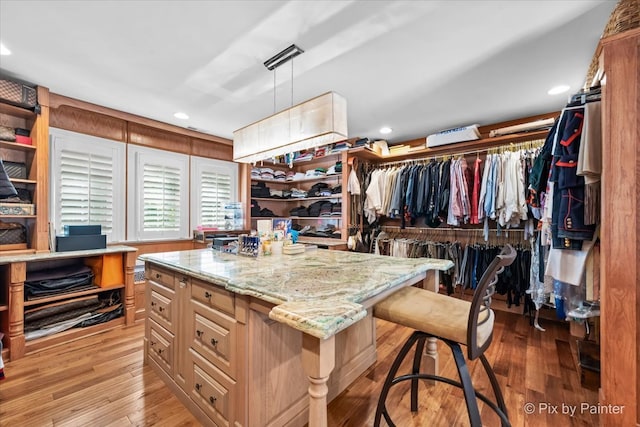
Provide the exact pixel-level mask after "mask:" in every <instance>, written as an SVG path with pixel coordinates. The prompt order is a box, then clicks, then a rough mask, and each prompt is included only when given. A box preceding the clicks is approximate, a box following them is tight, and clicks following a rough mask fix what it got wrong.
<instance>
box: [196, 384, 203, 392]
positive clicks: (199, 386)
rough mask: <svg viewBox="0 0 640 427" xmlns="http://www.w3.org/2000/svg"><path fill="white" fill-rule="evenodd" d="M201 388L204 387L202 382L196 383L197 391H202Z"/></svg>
mask: <svg viewBox="0 0 640 427" xmlns="http://www.w3.org/2000/svg"><path fill="white" fill-rule="evenodd" d="M201 388H202V384H198V383H196V390H197V391H200V389H201Z"/></svg>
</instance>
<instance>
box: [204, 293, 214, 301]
mask: <svg viewBox="0 0 640 427" xmlns="http://www.w3.org/2000/svg"><path fill="white" fill-rule="evenodd" d="M212 296H213V295H211V294H210V293H209V291H205V292H204V297H205V298H206V299H209V298H211V297H212Z"/></svg>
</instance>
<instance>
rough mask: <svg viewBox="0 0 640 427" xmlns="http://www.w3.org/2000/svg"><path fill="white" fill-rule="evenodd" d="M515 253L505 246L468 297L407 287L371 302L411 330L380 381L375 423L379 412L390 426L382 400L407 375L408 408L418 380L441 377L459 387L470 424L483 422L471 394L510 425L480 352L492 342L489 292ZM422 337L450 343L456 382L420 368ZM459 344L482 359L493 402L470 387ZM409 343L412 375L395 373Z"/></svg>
mask: <svg viewBox="0 0 640 427" xmlns="http://www.w3.org/2000/svg"><path fill="white" fill-rule="evenodd" d="M515 258H516V251H515V250H514V249H513V248H512V247H511V246H510V245H506V246H505V247H504V248H503V249H502V251H501V253H500V254H499V255H498V256H496V258H495V259H494V260H493V261H492V262H491V264H489V267H487V270H486V271H485V272H484V274H483V275H482V278H481V279H480V282H479V283H478V286H477V287H476V290H475V293H474V295H473V300H472V301H471V302H469V301H463V300H460V299H457V298H452V297H449V296H445V295H440V294H438V293H436V292H431V291H427V290H425V289H420V288H415V287H407V288H403V289H401V290H399V291H398V292H396V293H394V294H392V295H391V296H389V297H388V298H386V299H385V300H383V301H381V302H379V303H378V304H376V305H375V306H374V309H373V314H374V316H375V317H378V318H380V319H384V320H387V321H390V322H394V323H397V324H400V325H403V326H407V327H409V328H413V329H415V330H416V331H415V332H414V333H413V334H412V335H411V336H410V337H409V339H408V340H407V342H406V343H405V344H404V346H403V347H402V349H401V350H400V353H399V354H398V356H397V357H396V359H395V360H394V362H393V365H392V366H391V370H390V371H389V374H388V375H387V378H386V380H385V382H384V385H383V386H382V391H381V392H380V398H379V400H378V406H377V408H376V417H375V421H374V424H373V425H374V427H378V426H379V425H380V421H381V418H382V416H384V419H385V420H386V421H387V423H388V424H389V425H390V426H395V424H394V423H393V421H392V420H391V417H390V416H389V413H388V412H387V407H386V404H385V401H386V399H387V395H388V394H389V390H390V389H391V387H392V386H393V385H395V384H398V383H400V382H402V381H409V380H411V411H413V412H415V411H417V410H418V380H419V379H428V380H435V381H441V382H445V383H447V384H450V385H453V386H456V387H458V388H461V389H462V390H463V392H464V398H465V401H466V404H467V411H468V414H469V421H470V422H471V426H472V427H476V426H478V427H479V426H481V425H482V421H481V420H480V412H479V410H478V402H477V401H476V397H477V398H478V399H480V400H482V401H483V402H484V403H486V404H487V405H488V406H489V407H491V408H492V409H493V410H494V411H495V412H496V413H497V414H498V416H499V417H500V420H501V422H502V426H503V427H504V426H510V425H511V424H510V423H509V419H508V416H507V408H506V406H505V404H504V398H503V397H502V392H501V391H500V386H499V384H498V380H497V379H496V376H495V374H494V372H493V368H492V367H491V365H490V364H489V362H488V361H487V358H486V357H485V356H484V351H485V350H486V349H487V348H488V347H489V344H491V339H492V337H493V322H494V314H493V311H492V310H491V297H492V296H493V294H494V293H495V285H496V283H497V281H498V274H500V273H502V271H503V270H504V268H505V267H506V266H508V265H510V264H511V263H512V262H513V261H514V259H515ZM427 338H437V339H440V340H442V341H444V342H445V343H446V344H447V345H448V346H449V348H451V351H452V353H453V358H454V360H455V363H456V367H457V368H458V375H459V376H460V381H455V380H453V379H450V378H445V377H441V376H437V375H430V374H424V373H420V361H421V359H422V352H423V350H424V343H425V340H426V339H427ZM461 344H463V345H466V346H467V356H468V358H469V360H475V359H477V358H480V360H481V361H482V366H483V367H484V370H485V371H486V373H487V376H488V377H489V381H490V382H491V387H492V388H493V393H494V395H495V398H496V403H497V404H496V403H494V402H492V401H491V400H489V399H488V398H487V397H486V396H484V395H482V394H480V393H478V392H477V391H475V389H474V388H473V384H472V383H471V376H470V375H469V370H468V369H467V364H466V361H465V358H464V355H463V353H462V349H461V347H460V345H461ZM414 345H415V347H416V352H415V356H414V359H413V369H412V372H411V374H408V375H401V376H398V377H396V374H397V372H398V369H399V368H400V365H401V364H402V362H403V360H404V359H405V358H406V356H407V354H408V353H409V351H410V350H411V348H412V347H413V346H414Z"/></svg>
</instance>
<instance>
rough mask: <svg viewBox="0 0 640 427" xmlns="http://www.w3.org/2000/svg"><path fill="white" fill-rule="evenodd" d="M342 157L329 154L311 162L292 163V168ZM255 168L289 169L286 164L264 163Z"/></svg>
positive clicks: (336, 154) (340, 154) (315, 158)
mask: <svg viewBox="0 0 640 427" xmlns="http://www.w3.org/2000/svg"><path fill="white" fill-rule="evenodd" d="M341 156H342V152H340V153H330V154H326V155H324V156H322V157H314V158H313V159H311V160H302V161H294V162H293V166H298V167H301V168H304V166H307V165H308V166H313V165H317V164H318V163H326V162H327V160H332V159H335V160H336V161H338V160H340V159H341ZM256 167H257V168H271V167H275V168H278V169H283V168H286V169H289V165H288V164H287V163H275V164H274V163H265V164H263V165H262V166H258V165H256Z"/></svg>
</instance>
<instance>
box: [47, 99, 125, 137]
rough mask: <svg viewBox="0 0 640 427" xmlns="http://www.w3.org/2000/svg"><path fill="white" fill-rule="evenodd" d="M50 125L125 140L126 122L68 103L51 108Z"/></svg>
mask: <svg viewBox="0 0 640 427" xmlns="http://www.w3.org/2000/svg"><path fill="white" fill-rule="evenodd" d="M49 124H50V126H51V127H55V128H60V129H65V130H69V131H73V132H78V133H82V134H86V135H92V136H97V137H100V138H105V139H109V140H112V141H121V142H126V141H127V122H126V121H124V120H122V119H119V118H116V117H112V116H107V115H105V114H100V113H96V112H92V111H87V110H81V109H79V108H76V107H71V106H68V105H61V106H60V107H58V108H52V109H51V117H50V122H49Z"/></svg>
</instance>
